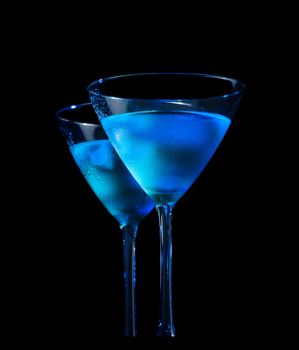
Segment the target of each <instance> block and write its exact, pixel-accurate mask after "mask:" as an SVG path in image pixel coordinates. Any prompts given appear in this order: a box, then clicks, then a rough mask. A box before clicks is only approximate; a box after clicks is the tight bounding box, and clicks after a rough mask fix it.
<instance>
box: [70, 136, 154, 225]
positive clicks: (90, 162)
mask: <svg viewBox="0 0 299 350" xmlns="http://www.w3.org/2000/svg"><path fill="white" fill-rule="evenodd" d="M70 150H71V153H72V155H73V157H74V159H75V161H76V163H77V165H78V167H79V168H80V170H81V172H82V174H83V175H84V177H85V178H86V180H87V182H88V183H89V185H90V187H91V188H92V190H93V191H94V193H95V194H96V195H97V197H98V198H99V199H100V201H101V202H102V203H103V204H104V205H105V207H106V208H107V209H108V211H109V212H110V213H111V214H112V215H113V216H114V217H115V218H116V219H117V220H118V222H119V223H120V225H125V224H127V223H129V222H130V223H131V222H136V223H138V222H140V220H141V219H142V218H143V217H145V216H146V215H147V214H148V213H149V212H150V211H151V210H152V209H153V207H154V203H153V202H152V200H151V199H150V198H149V197H148V196H147V195H146V194H145V193H144V191H143V190H142V189H141V188H140V186H139V185H138V184H137V182H136V181H135V180H134V178H133V177H132V175H131V174H130V173H129V171H128V170H127V168H126V167H125V166H124V164H123V162H122V161H121V160H120V159H119V157H118V155H117V154H116V153H115V150H114V149H113V147H112V145H111V143H110V141H108V140H97V141H88V142H82V143H79V144H76V145H74V146H72V147H71V148H70Z"/></svg>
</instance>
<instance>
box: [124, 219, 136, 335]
mask: <svg viewBox="0 0 299 350" xmlns="http://www.w3.org/2000/svg"><path fill="white" fill-rule="evenodd" d="M137 228H138V225H137V224H127V225H124V226H122V227H121V229H122V232H123V250H124V285H125V332H124V335H125V336H126V337H135V336H136V315H135V309H136V307H135V300H136V298H135V285H136V261H135V259H136V258H135V245H136V235H137Z"/></svg>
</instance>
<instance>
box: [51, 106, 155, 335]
mask: <svg viewBox="0 0 299 350" xmlns="http://www.w3.org/2000/svg"><path fill="white" fill-rule="evenodd" d="M56 117H57V121H58V124H59V127H60V130H61V132H62V134H63V135H64V136H65V138H66V141H67V143H68V145H69V149H70V151H71V154H72V156H73V158H74V160H75V162H76V164H77V165H78V167H79V169H80V171H81V173H82V174H83V176H84V177H85V179H86V180H87V182H88V184H89V185H90V187H91V189H92V190H93V191H94V193H95V194H96V196H97V197H98V198H99V200H100V201H101V202H102V203H103V204H104V206H105V207H106V208H107V210H108V211H109V212H110V213H111V215H112V216H113V217H114V218H115V219H116V220H117V221H118V223H119V225H120V228H121V230H122V233H123V251H124V269H125V272H124V278H125V332H124V334H125V336H136V333H137V331H136V316H135V311H136V305H135V304H136V303H135V283H136V263H135V243H136V235H137V229H138V225H139V223H140V221H141V220H142V219H143V218H144V217H145V216H146V215H147V214H148V213H149V212H150V211H151V210H152V209H153V208H154V203H153V201H152V200H151V199H150V198H149V197H148V196H147V195H146V194H145V192H144V191H143V190H142V189H141V188H140V186H139V185H138V183H137V182H136V181H135V180H134V178H133V177H132V175H131V174H130V173H129V171H128V170H127V168H126V167H125V165H124V164H123V162H122V161H121V160H120V159H119V156H118V155H117V154H116V152H115V150H114V148H113V147H112V145H111V143H110V141H109V140H108V138H107V135H106V133H105V131H104V130H103V128H102V126H101V125H100V124H99V122H98V119H97V117H96V115H95V113H94V109H93V107H92V105H91V103H85V104H79V105H72V106H68V107H65V108H63V109H61V110H59V111H58V112H57V113H56ZM90 121H93V123H90ZM87 122H88V123H87Z"/></svg>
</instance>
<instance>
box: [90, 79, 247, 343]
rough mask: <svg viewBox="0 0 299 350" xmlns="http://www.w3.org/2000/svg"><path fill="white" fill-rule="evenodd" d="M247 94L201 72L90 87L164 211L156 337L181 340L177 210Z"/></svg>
mask: <svg viewBox="0 0 299 350" xmlns="http://www.w3.org/2000/svg"><path fill="white" fill-rule="evenodd" d="M244 89H245V86H244V84H242V83H241V82H239V81H237V80H235V79H231V78H226V77H222V76H215V75H207V74H197V73H140V74H130V75H123V76H116V77H109V78H105V79H100V80H98V81H95V82H92V83H91V84H90V85H89V86H88V92H89V96H90V99H91V102H92V104H93V106H94V108H95V111H96V113H97V115H98V117H99V119H100V120H101V122H102V125H103V127H104V129H105V131H106V133H107V135H108V137H109V139H110V140H111V143H112V145H113V146H114V147H115V149H116V151H117V153H118V154H119V156H120V158H121V159H122V161H123V162H124V163H125V164H126V166H127V168H128V169H129V170H130V172H131V174H132V175H133V176H134V178H135V179H136V181H137V182H138V183H139V184H140V186H141V187H142V188H143V189H144V191H145V192H146V193H147V194H148V195H149V196H150V197H151V198H152V199H153V201H154V202H155V204H156V208H157V211H158V216H159V224H160V318H159V323H158V333H157V335H158V336H166V337H173V336H175V327H174V323H173V311H172V287H171V274H172V226H171V219H172V211H173V207H174V206H175V204H176V202H177V201H178V199H179V198H180V197H181V196H183V195H184V193H185V192H186V191H187V190H188V189H189V187H190V186H191V185H192V183H193V182H194V181H195V180H196V178H197V177H198V176H199V175H200V173H201V172H202V171H203V169H204V168H205V166H206V164H207V163H208V162H209V160H210V159H211V157H212V156H213V154H214V152H215V151H216V149H217V147H218V146H219V144H220V142H221V140H222V138H223V137H224V135H225V133H226V132H227V130H228V128H229V126H230V123H231V119H232V117H233V115H234V114H235V112H236V110H237V107H238V105H239V102H240V98H241V96H242V94H243V92H244Z"/></svg>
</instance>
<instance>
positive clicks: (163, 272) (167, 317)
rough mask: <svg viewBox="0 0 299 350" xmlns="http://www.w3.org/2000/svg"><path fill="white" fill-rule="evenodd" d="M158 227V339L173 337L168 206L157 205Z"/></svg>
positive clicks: (170, 210)
mask: <svg viewBox="0 0 299 350" xmlns="http://www.w3.org/2000/svg"><path fill="white" fill-rule="evenodd" d="M156 209H157V212H158V215H159V225H160V317H159V324H158V333H157V335H158V336H159V337H174V336H175V328H174V324H173V313H172V289H171V288H172V285H171V275H172V227H171V219H172V209H173V207H172V206H170V205H157V207H156Z"/></svg>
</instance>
